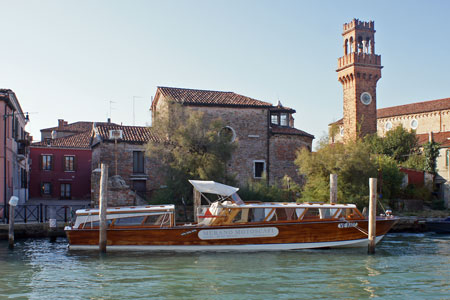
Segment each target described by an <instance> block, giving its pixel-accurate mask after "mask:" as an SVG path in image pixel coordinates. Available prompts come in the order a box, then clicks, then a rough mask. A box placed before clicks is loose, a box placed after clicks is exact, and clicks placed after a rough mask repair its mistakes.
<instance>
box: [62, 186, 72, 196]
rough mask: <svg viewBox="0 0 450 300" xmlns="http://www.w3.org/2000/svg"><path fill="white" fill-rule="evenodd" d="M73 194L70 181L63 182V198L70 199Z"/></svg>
mask: <svg viewBox="0 0 450 300" xmlns="http://www.w3.org/2000/svg"><path fill="white" fill-rule="evenodd" d="M71 196H72V194H71V185H70V183H61V199H70V198H71Z"/></svg>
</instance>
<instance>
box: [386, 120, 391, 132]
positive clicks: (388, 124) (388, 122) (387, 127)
mask: <svg viewBox="0 0 450 300" xmlns="http://www.w3.org/2000/svg"><path fill="white" fill-rule="evenodd" d="M384 128H385V129H386V131H389V130H391V129H392V123H391V122H390V121H387V122H386V125H384Z"/></svg>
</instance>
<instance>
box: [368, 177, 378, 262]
mask: <svg viewBox="0 0 450 300" xmlns="http://www.w3.org/2000/svg"><path fill="white" fill-rule="evenodd" d="M369 189H370V195H369V237H368V238H369V246H368V253H369V254H375V244H376V238H377V233H376V219H377V179H376V178H370V179H369Z"/></svg>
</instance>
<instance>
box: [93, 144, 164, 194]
mask: <svg viewBox="0 0 450 300" xmlns="http://www.w3.org/2000/svg"><path fill="white" fill-rule="evenodd" d="M116 150H117V171H118V175H120V176H122V178H123V179H124V180H125V182H126V184H127V185H129V186H130V188H133V180H142V179H146V189H147V191H152V190H155V189H158V188H160V187H161V185H162V184H163V179H164V174H163V173H162V172H161V170H160V168H161V164H160V163H159V162H158V161H156V160H154V159H152V158H150V157H147V156H145V162H144V172H145V173H144V174H135V173H133V151H145V145H142V144H130V143H122V142H118V143H117V146H115V144H114V143H110V142H102V143H100V144H98V145H97V146H95V147H94V148H93V151H92V169H93V170H94V169H96V168H99V167H100V164H101V163H106V164H108V165H109V176H113V175H115V170H116V165H115V164H116V163H115V161H116V160H115V152H116ZM94 185H95V183H94V182H93V188H94Z"/></svg>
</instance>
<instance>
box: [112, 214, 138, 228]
mask: <svg viewBox="0 0 450 300" xmlns="http://www.w3.org/2000/svg"><path fill="white" fill-rule="evenodd" d="M143 221H144V216H141V217H129V218H119V219H116V220H115V222H114V226H137V225H141V224H142V222H143Z"/></svg>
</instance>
